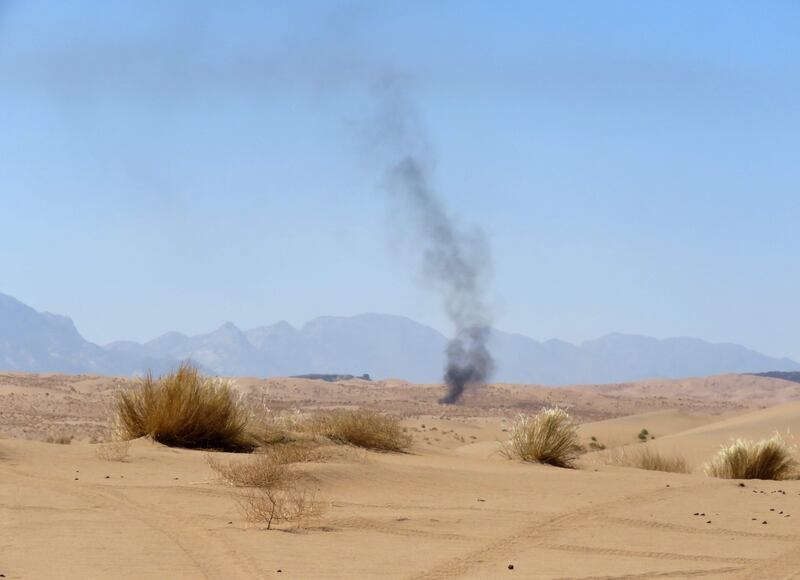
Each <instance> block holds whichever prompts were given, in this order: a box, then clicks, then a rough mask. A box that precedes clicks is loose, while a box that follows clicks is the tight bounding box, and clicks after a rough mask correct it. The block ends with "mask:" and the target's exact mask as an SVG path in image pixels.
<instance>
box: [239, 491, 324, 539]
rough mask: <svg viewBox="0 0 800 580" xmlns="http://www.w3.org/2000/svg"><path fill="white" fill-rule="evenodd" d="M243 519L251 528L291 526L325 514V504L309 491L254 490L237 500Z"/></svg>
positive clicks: (244, 493)
mask: <svg viewBox="0 0 800 580" xmlns="http://www.w3.org/2000/svg"><path fill="white" fill-rule="evenodd" d="M237 502H238V503H239V506H240V507H241V509H242V513H243V514H244V517H245V519H246V520H247V522H248V523H250V524H251V525H256V526H264V528H265V529H267V530H269V529H271V528H272V525H273V524H280V523H294V524H295V525H302V524H303V523H305V522H306V521H308V520H309V519H310V518H314V517H318V516H320V515H322V513H323V512H324V508H325V505H324V504H323V502H321V501H319V500H318V499H317V497H316V494H314V492H313V491H310V490H308V489H297V488H294V487H291V488H288V489H286V488H271V487H257V488H253V489H249V490H247V491H245V492H243V493H242V494H241V495H240V496H239V498H238V499H237Z"/></svg>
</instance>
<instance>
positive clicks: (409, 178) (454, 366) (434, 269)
mask: <svg viewBox="0 0 800 580" xmlns="http://www.w3.org/2000/svg"><path fill="white" fill-rule="evenodd" d="M379 96H380V110H379V119H378V122H377V123H376V124H374V125H372V127H373V130H374V129H377V133H376V134H375V135H373V141H372V144H373V145H374V146H376V147H377V148H382V149H385V151H383V153H388V161H387V162H386V169H385V172H386V174H385V177H386V186H387V189H388V190H389V191H390V192H391V193H392V194H393V196H395V197H396V198H397V200H398V201H399V202H400V205H401V207H402V211H403V214H404V215H405V217H407V218H408V225H409V229H410V232H409V233H410V235H411V236H412V238H413V240H414V242H415V244H417V245H419V247H420V248H421V250H422V254H423V272H424V274H425V277H426V279H427V280H428V281H430V282H431V283H432V285H433V286H434V287H435V288H436V289H437V290H438V291H439V292H440V293H441V295H442V298H443V301H444V307H445V311H446V313H447V316H448V318H449V319H450V321H451V322H452V324H453V327H454V334H453V338H452V339H451V340H450V342H449V344H448V346H447V368H446V370H445V374H444V380H445V383H446V385H447V393H446V394H445V395H444V397H442V398H441V399H440V402H441V403H444V404H453V403H456V402H457V401H458V399H459V398H460V397H461V395H462V394H463V393H464V389H465V388H466V387H468V386H470V385H482V384H484V383H485V382H486V380H487V379H488V378H489V375H490V373H491V371H492V369H493V362H492V356H491V354H490V353H489V349H488V348H487V342H488V339H489V334H490V329H491V316H490V312H489V308H488V305H487V302H486V298H485V283H486V279H487V277H488V269H489V263H490V259H489V249H488V244H487V243H486V240H485V238H484V236H483V235H482V234H481V232H480V231H478V230H474V231H463V230H461V229H459V228H458V227H457V225H456V224H455V222H454V221H453V219H452V218H451V216H450V215H449V214H448V212H447V210H446V208H445V207H444V205H443V203H442V200H441V199H440V198H439V196H438V195H436V192H435V191H434V189H433V186H432V178H431V177H432V175H431V174H432V167H433V160H432V154H431V152H430V151H431V149H430V147H429V146H428V145H427V140H426V139H425V133H424V130H423V127H422V123H421V122H420V119H419V115H418V114H417V111H416V108H415V107H414V105H413V102H412V101H411V100H410V99H409V97H408V95H407V91H406V88H405V86H404V83H402V82H400V80H399V79H397V78H396V77H392V78H388V79H384V80H383V82H382V83H381V84H380V86H379Z"/></svg>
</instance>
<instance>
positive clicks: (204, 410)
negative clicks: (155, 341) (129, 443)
mask: <svg viewBox="0 0 800 580" xmlns="http://www.w3.org/2000/svg"><path fill="white" fill-rule="evenodd" d="M115 421H116V424H117V425H118V427H119V431H120V434H121V435H122V437H123V438H125V439H135V438H137V437H143V436H146V437H150V438H151V439H153V440H154V441H157V442H159V443H163V444H164V445H169V446H173V447H187V448H199V449H219V450H227V451H251V450H252V449H253V448H255V447H256V445H257V440H256V438H255V437H254V436H253V434H252V433H251V432H250V430H249V421H250V414H249V412H248V410H247V408H246V407H245V406H244V404H243V403H242V402H241V399H240V397H239V396H238V394H237V393H236V392H235V391H234V390H233V388H232V386H231V384H230V382H228V381H225V380H222V379H217V378H212V377H206V376H204V375H203V374H201V373H200V371H199V370H198V369H197V368H196V367H195V366H193V365H192V364H191V363H188V362H186V363H183V364H181V366H180V367H179V368H178V370H177V371H175V372H172V373H168V374H166V375H164V376H162V377H160V378H158V379H154V378H153V376H152V375H151V374H149V373H148V375H147V376H146V377H145V378H144V379H142V380H141V382H140V384H139V385H138V386H137V387H135V388H133V389H131V390H127V391H121V392H120V393H119V395H118V398H117V405H116V417H115Z"/></svg>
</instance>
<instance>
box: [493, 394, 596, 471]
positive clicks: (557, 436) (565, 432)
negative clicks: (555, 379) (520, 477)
mask: <svg viewBox="0 0 800 580" xmlns="http://www.w3.org/2000/svg"><path fill="white" fill-rule="evenodd" d="M581 449H582V448H581V446H580V444H579V442H578V428H577V426H576V425H575V423H574V422H573V421H572V418H571V417H570V416H569V414H568V413H567V412H566V411H564V410H563V409H560V408H558V407H552V408H547V409H542V410H541V411H539V412H538V413H536V414H535V415H533V416H531V415H519V416H518V417H517V418H516V419H515V420H514V422H513V423H512V424H511V437H510V438H509V440H508V441H507V442H506V443H504V444H503V446H502V447H501V452H502V453H503V454H504V455H505V456H506V457H508V458H509V459H521V460H522V461H531V462H536V463H546V464H548V465H554V466H556V467H573V464H574V462H575V459H576V458H577V456H578V454H579V453H580V451H581Z"/></svg>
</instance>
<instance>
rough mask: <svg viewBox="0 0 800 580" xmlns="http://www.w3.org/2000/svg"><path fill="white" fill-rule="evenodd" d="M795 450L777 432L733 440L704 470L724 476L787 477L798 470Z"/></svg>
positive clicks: (743, 477) (745, 477)
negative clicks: (757, 439) (756, 438)
mask: <svg viewBox="0 0 800 580" xmlns="http://www.w3.org/2000/svg"><path fill="white" fill-rule="evenodd" d="M796 452H797V448H796V447H795V446H793V445H790V444H789V443H787V442H786V440H785V439H784V438H783V437H782V436H781V435H780V434H779V433H775V435H773V436H772V437H770V438H769V439H761V440H760V441H752V440H749V439H736V440H735V441H733V442H731V443H730V444H729V445H723V446H722V448H721V449H720V450H719V451H718V452H717V454H716V455H715V456H714V457H712V458H711V460H710V461H709V462H708V463H706V465H705V471H706V474H708V475H710V476H712V477H720V478H723V479H774V480H780V479H787V478H789V477H791V476H792V475H794V473H795V472H796V470H797V467H798V462H797V460H796V459H795V453H796Z"/></svg>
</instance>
